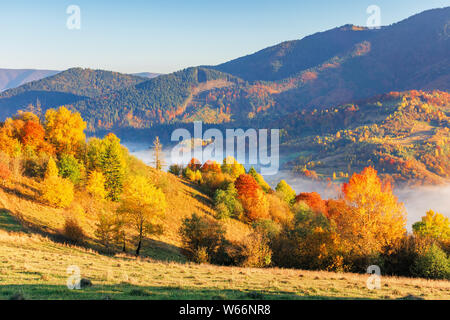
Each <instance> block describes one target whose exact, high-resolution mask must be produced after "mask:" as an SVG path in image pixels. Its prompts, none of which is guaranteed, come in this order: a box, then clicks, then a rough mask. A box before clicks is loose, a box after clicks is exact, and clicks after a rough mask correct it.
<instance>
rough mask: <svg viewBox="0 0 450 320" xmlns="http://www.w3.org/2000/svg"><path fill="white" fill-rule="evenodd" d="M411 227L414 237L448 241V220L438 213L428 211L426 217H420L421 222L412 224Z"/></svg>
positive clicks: (449, 229)
mask: <svg viewBox="0 0 450 320" xmlns="http://www.w3.org/2000/svg"><path fill="white" fill-rule="evenodd" d="M412 227H413V231H414V234H416V235H419V236H422V237H430V238H433V239H436V240H441V241H449V240H450V222H449V219H448V218H446V217H444V215H442V214H440V213H439V212H436V213H435V212H434V211H433V210H430V211H428V212H427V215H426V216H424V217H422V221H419V222H416V223H414V224H413V226H412Z"/></svg>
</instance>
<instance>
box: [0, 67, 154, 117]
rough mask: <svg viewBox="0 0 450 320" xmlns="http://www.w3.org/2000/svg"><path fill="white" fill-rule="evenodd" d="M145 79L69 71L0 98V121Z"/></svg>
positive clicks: (124, 86)
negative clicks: (26, 110)
mask: <svg viewBox="0 0 450 320" xmlns="http://www.w3.org/2000/svg"><path fill="white" fill-rule="evenodd" d="M146 80H147V79H146V78H142V77H138V76H133V75H128V74H121V73H118V72H112V71H104V70H91V69H83V68H71V69H68V70H66V71H63V72H60V73H57V74H55V75H53V76H50V77H46V78H43V79H40V80H37V81H32V82H29V83H26V84H24V85H22V86H19V87H17V88H12V89H9V90H6V91H4V92H3V93H1V94H0V118H6V117H7V116H9V115H11V114H14V113H15V112H17V110H19V109H25V108H27V107H28V106H29V105H33V106H34V107H35V108H38V109H40V108H42V109H44V110H46V109H47V108H50V107H54V106H59V105H64V104H72V103H74V102H75V101H78V100H81V99H86V98H88V97H94V96H98V95H102V94H107V93H110V92H112V91H114V90H119V89H123V88H126V87H129V86H132V85H135V84H138V83H140V82H143V81H146Z"/></svg>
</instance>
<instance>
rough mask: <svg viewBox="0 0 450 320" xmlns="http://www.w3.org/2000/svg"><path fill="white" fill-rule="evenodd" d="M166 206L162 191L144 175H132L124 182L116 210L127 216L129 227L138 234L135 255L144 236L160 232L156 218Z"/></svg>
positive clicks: (163, 211)
mask: <svg viewBox="0 0 450 320" xmlns="http://www.w3.org/2000/svg"><path fill="white" fill-rule="evenodd" d="M166 207H167V204H166V199H165V196H164V193H163V192H162V191H161V190H160V189H158V188H156V187H155V186H154V185H152V184H151V183H150V182H149V181H148V180H147V179H146V178H145V177H142V176H137V177H132V178H131V179H130V180H129V181H128V183H127V184H126V187H125V188H124V192H123V196H122V200H121V205H120V207H119V209H118V211H119V212H120V213H122V214H125V215H126V216H128V217H129V223H130V225H131V227H132V228H133V229H134V230H135V231H136V232H137V234H138V245H137V248H136V255H139V253H140V250H141V247H142V240H143V239H144V237H145V236H147V235H149V234H155V233H159V232H161V225H160V224H159V223H158V222H159V221H158V220H159V219H160V218H161V217H162V216H163V215H164V213H165V210H166Z"/></svg>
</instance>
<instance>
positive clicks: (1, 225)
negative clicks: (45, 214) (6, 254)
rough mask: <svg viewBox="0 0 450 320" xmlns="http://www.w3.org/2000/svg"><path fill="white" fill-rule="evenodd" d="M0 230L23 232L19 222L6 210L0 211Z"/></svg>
mask: <svg viewBox="0 0 450 320" xmlns="http://www.w3.org/2000/svg"><path fill="white" fill-rule="evenodd" d="M0 229H3V230H6V231H12V232H19V231H25V229H24V228H23V227H22V224H21V223H20V221H19V220H18V219H17V218H16V217H14V216H13V215H12V214H11V212H10V211H9V210H6V209H0Z"/></svg>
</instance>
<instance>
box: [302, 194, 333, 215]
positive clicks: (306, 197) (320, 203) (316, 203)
mask: <svg viewBox="0 0 450 320" xmlns="http://www.w3.org/2000/svg"><path fill="white" fill-rule="evenodd" d="M300 201H303V202H305V203H306V204H307V205H308V206H309V207H310V208H311V210H312V211H313V212H315V213H322V214H324V215H325V216H328V209H327V203H326V201H325V200H323V199H322V197H321V196H320V194H318V193H317V192H311V193H307V192H304V193H300V194H299V195H298V196H296V197H295V202H300Z"/></svg>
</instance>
